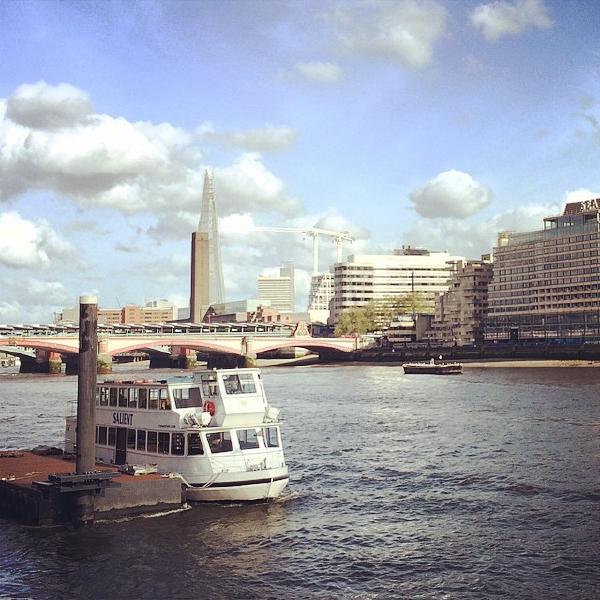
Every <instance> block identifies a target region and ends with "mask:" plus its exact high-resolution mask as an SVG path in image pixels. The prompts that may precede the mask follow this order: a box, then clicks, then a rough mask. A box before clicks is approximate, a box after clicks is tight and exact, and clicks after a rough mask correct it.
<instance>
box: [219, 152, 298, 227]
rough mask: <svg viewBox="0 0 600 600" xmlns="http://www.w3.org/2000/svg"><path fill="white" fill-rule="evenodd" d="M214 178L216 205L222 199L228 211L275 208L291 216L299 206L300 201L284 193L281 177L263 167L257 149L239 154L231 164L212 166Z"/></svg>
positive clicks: (296, 212) (268, 209)
mask: <svg viewBox="0 0 600 600" xmlns="http://www.w3.org/2000/svg"><path fill="white" fill-rule="evenodd" d="M214 178H215V194H217V187H218V193H219V206H221V203H222V202H224V204H225V205H226V206H227V207H229V211H230V212H239V211H240V210H243V209H245V208H248V207H251V208H252V210H253V211H261V212H268V211H272V210H276V211H277V212H279V213H281V214H283V215H285V216H295V215H297V214H298V213H299V212H300V210H301V203H300V201H299V200H297V199H295V198H293V197H291V196H290V195H289V194H288V193H287V190H286V188H285V184H284V183H283V181H281V179H279V178H278V177H277V176H275V175H273V173H271V172H270V171H269V170H267V168H266V167H265V166H264V164H263V163H262V161H261V156H260V154H258V153H255V152H249V153H246V154H243V155H242V156H240V157H239V158H238V159H237V160H236V161H235V163H234V164H233V165H232V166H231V167H225V168H215V169H214Z"/></svg>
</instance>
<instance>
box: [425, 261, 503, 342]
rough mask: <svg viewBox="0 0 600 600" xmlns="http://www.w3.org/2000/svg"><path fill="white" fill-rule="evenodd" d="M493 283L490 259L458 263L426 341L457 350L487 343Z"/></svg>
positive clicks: (439, 304) (436, 306)
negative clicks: (448, 345)
mask: <svg viewBox="0 0 600 600" xmlns="http://www.w3.org/2000/svg"><path fill="white" fill-rule="evenodd" d="M491 279H492V263H491V260H490V256H489V255H487V256H482V257H481V260H469V261H467V262H465V263H463V262H462V261H459V262H457V263H456V270H455V271H454V273H453V274H452V279H451V280H450V284H449V289H448V291H446V292H444V293H443V294H440V295H439V296H438V298H437V299H436V303H435V315H434V318H433V320H432V322H431V327H430V329H429V330H428V331H427V332H426V334H425V336H424V339H426V340H429V341H432V342H442V343H446V344H448V343H451V344H456V345H457V346H463V345H469V344H477V343H481V342H483V334H484V320H485V317H486V315H487V310H488V288H489V284H490V281H491Z"/></svg>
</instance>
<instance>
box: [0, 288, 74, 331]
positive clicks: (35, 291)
mask: <svg viewBox="0 0 600 600" xmlns="http://www.w3.org/2000/svg"><path fill="white" fill-rule="evenodd" d="M3 292H4V294H6V296H7V297H8V296H9V297H10V300H2V301H0V322H3V323H19V322H23V321H24V320H26V321H27V322H28V323H49V322H51V321H52V312H55V311H56V312H58V311H59V310H60V309H61V308H63V307H64V306H67V305H68V303H69V300H70V298H69V295H68V293H67V291H66V289H65V287H64V286H63V284H62V283H60V282H58V281H43V280H39V279H34V278H31V277H30V278H25V279H24V278H22V277H19V278H15V279H11V278H5V279H4V280H3ZM24 315H27V317H26V319H24Z"/></svg>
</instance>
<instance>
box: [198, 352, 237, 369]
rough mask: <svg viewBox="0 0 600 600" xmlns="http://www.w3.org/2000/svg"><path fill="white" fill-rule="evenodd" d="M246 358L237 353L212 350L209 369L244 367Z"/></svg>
mask: <svg viewBox="0 0 600 600" xmlns="http://www.w3.org/2000/svg"><path fill="white" fill-rule="evenodd" d="M243 363H244V360H243V357H242V356H239V355H237V354H223V353H220V352H210V353H209V355H208V361H207V363H206V368H207V369H234V368H235V367H242V366H244V365H243Z"/></svg>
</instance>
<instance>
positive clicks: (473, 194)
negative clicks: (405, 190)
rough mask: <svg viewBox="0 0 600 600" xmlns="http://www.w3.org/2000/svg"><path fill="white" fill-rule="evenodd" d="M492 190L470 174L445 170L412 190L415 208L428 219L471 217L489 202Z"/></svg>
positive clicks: (411, 194)
mask: <svg viewBox="0 0 600 600" xmlns="http://www.w3.org/2000/svg"><path fill="white" fill-rule="evenodd" d="M489 196H490V192H489V190H488V189H487V188H486V187H485V186H483V185H481V184H480V183H479V182H477V181H475V180H474V179H473V178H472V177H471V175H469V174H468V173H463V172H462V171H456V170H454V169H451V170H450V171H444V172H443V173H440V174H439V175H436V176H435V177H434V178H433V179H431V180H430V181H428V182H427V183H426V184H425V185H424V186H423V187H421V188H417V189H415V190H413V191H412V192H411V193H410V200H411V202H413V204H414V205H415V210H416V211H417V212H418V213H419V214H420V215H422V216H424V217H427V218H433V219H434V218H439V217H442V218H443V217H458V218H465V217H468V216H470V215H472V214H474V213H476V212H478V211H479V210H481V209H482V208H484V207H485V206H486V205H487V204H488V203H489V200H490V198H489Z"/></svg>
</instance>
